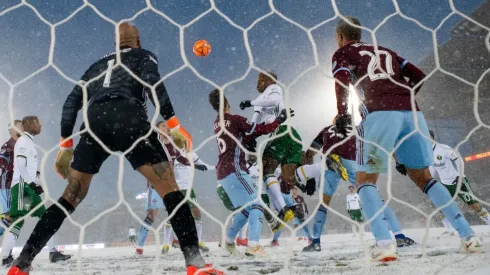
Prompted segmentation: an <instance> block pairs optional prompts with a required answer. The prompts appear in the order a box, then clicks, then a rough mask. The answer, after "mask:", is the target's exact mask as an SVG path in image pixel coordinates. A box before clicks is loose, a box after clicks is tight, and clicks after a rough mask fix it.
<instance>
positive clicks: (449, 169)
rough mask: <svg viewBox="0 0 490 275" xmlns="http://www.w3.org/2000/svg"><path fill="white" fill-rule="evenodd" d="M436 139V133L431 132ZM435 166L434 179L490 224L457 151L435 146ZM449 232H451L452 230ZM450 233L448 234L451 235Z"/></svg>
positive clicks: (432, 168)
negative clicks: (439, 181)
mask: <svg viewBox="0 0 490 275" xmlns="http://www.w3.org/2000/svg"><path fill="white" fill-rule="evenodd" d="M429 133H430V135H431V137H432V139H434V132H432V131H430V132H429ZM432 148H433V150H434V165H433V166H431V167H430V173H431V174H432V176H434V177H439V179H440V180H441V183H442V184H444V186H445V187H446V188H447V189H448V190H449V193H450V194H451V196H453V197H454V196H455V195H456V194H457V195H458V197H459V198H460V199H461V200H463V201H464V202H465V203H466V204H467V205H468V206H470V207H471V209H473V210H474V211H475V213H476V214H478V216H480V218H481V219H482V220H483V222H485V223H486V224H490V215H489V214H488V211H487V210H486V209H485V208H484V207H483V206H482V205H481V204H480V203H479V202H478V199H477V198H476V197H475V196H474V194H473V190H472V189H471V187H470V183H469V181H468V179H467V178H466V176H465V175H464V164H463V161H462V160H461V159H460V158H459V156H458V154H457V153H456V151H454V150H453V149H452V148H451V147H449V146H447V145H444V144H438V143H434V144H433V147H432ZM459 182H461V189H460V190H459V192H458V183H459ZM448 229H449V232H451V228H447V229H446V230H448ZM449 232H448V233H449Z"/></svg>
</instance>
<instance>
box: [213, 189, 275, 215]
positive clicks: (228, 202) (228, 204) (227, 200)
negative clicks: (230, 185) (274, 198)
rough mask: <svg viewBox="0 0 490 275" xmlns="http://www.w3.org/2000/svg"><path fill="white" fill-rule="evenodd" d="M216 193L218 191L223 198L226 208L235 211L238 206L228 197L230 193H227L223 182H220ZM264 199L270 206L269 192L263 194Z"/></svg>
mask: <svg viewBox="0 0 490 275" xmlns="http://www.w3.org/2000/svg"><path fill="white" fill-rule="evenodd" d="M216 193H218V197H219V198H220V199H221V201H222V202H223V204H224V206H225V207H226V209H228V210H230V211H235V210H236V209H237V208H235V207H234V206H233V203H232V202H231V200H230V197H228V194H226V192H225V189H224V188H223V186H221V184H218V188H217V189H216ZM261 198H262V200H263V201H264V203H265V204H266V205H267V206H269V207H270V201H269V196H268V195H267V194H262V195H261Z"/></svg>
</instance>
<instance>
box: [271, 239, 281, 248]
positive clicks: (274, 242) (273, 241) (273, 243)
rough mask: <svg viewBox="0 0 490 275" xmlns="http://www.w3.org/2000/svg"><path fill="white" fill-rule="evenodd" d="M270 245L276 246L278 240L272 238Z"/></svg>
mask: <svg viewBox="0 0 490 275" xmlns="http://www.w3.org/2000/svg"><path fill="white" fill-rule="evenodd" d="M271 246H272V247H277V246H279V241H278V240H272V242H271Z"/></svg>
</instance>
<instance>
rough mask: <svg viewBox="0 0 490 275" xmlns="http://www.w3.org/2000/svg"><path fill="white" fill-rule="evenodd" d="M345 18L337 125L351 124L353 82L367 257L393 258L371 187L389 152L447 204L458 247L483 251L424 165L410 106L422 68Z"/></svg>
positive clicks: (427, 146) (338, 55) (339, 35)
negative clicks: (365, 37) (371, 239)
mask: <svg viewBox="0 0 490 275" xmlns="http://www.w3.org/2000/svg"><path fill="white" fill-rule="evenodd" d="M345 20H347V21H348V22H346V21H344V20H341V21H340V22H339V23H338V24H337V27H336V39H337V43H338V46H339V49H338V50H337V51H336V52H335V53H334V55H333V57H332V72H333V76H334V77H335V93H336V97H337V111H338V115H337V121H336V129H337V130H338V131H339V132H340V133H342V134H344V135H347V134H348V132H349V128H350V127H351V126H350V125H351V116H350V115H349V114H348V106H349V102H348V98H349V85H353V86H354V89H355V90H356V91H357V96H358V98H359V100H360V104H359V105H360V106H359V112H360V114H361V117H362V118H363V120H362V123H361V126H360V128H359V137H360V139H358V144H357V149H358V150H359V155H358V157H357V162H358V164H359V168H358V169H359V170H358V173H357V181H358V183H359V188H358V193H359V196H360V198H361V201H362V203H363V212H364V216H365V218H366V220H371V219H372V222H371V231H372V232H373V235H374V236H375V238H376V241H377V242H376V245H375V246H374V247H373V249H372V251H371V254H370V258H371V260H373V261H383V262H384V261H393V260H396V259H398V252H397V249H396V244H395V243H393V241H392V240H391V236H390V233H389V228H388V226H387V224H386V223H385V222H384V219H385V215H384V213H382V212H381V211H380V209H381V208H382V207H383V201H382V200H381V196H380V194H379V192H378V189H377V187H376V181H377V179H378V175H379V173H386V172H387V170H388V165H390V162H391V154H393V155H394V157H395V158H396V159H397V161H398V162H399V164H400V165H403V166H404V167H405V168H406V170H407V173H408V175H409V177H410V179H411V180H413V181H414V182H415V184H416V185H417V186H418V187H419V188H420V189H421V190H422V191H423V192H424V193H425V194H427V195H428V196H429V198H430V199H431V201H432V202H433V203H434V205H435V206H436V207H442V206H444V205H448V206H447V207H445V208H443V209H442V212H443V213H444V215H445V216H446V217H447V218H448V219H449V221H450V222H451V224H452V225H453V227H454V228H456V230H457V231H458V233H459V235H460V237H461V240H462V243H461V249H462V250H463V251H466V252H480V251H482V248H483V247H482V245H481V242H480V240H479V239H478V238H476V237H475V236H474V233H473V231H472V229H471V227H470V226H469V224H468V222H467V221H466V219H465V218H464V216H463V215H462V213H461V211H460V209H459V207H458V205H457V204H456V203H455V202H454V201H453V202H451V200H452V197H451V195H450V194H449V192H448V191H447V189H446V188H445V187H444V186H443V185H442V184H441V183H440V182H438V181H437V180H435V179H433V178H432V176H431V174H430V172H429V169H428V167H429V166H431V165H432V163H433V156H432V147H431V142H430V139H428V138H427V137H428V136H429V130H428V128H427V124H426V122H425V118H424V116H423V114H422V112H421V111H420V110H419V108H418V106H417V104H416V103H415V104H414V106H412V98H411V97H412V95H411V90H414V93H415V94H416V93H417V92H418V91H419V89H420V87H421V83H422V80H423V79H424V77H425V75H424V73H423V72H422V71H421V70H420V69H418V68H417V67H415V66H414V65H412V64H411V63H409V62H408V61H407V60H405V59H403V58H401V57H400V56H398V55H397V53H395V52H393V51H391V50H390V49H387V48H384V47H381V46H379V45H378V46H377V47H375V46H374V45H371V44H368V43H363V42H361V36H362V31H361V29H360V28H359V27H358V26H360V23H359V20H358V19H357V18H355V17H346V19H345ZM413 132H415V133H414V134H412V133H413ZM402 139H403V141H402ZM400 141H402V142H401V143H400ZM395 148H396V150H394V149H395ZM386 152H388V153H386ZM378 212H379V213H378Z"/></svg>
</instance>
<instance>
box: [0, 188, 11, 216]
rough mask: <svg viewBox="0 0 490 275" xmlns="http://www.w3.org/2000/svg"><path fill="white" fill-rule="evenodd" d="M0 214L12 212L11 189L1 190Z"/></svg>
mask: <svg viewBox="0 0 490 275" xmlns="http://www.w3.org/2000/svg"><path fill="white" fill-rule="evenodd" d="M0 207H1V208H2V209H0V214H5V213H7V212H9V211H10V189H0Z"/></svg>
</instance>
